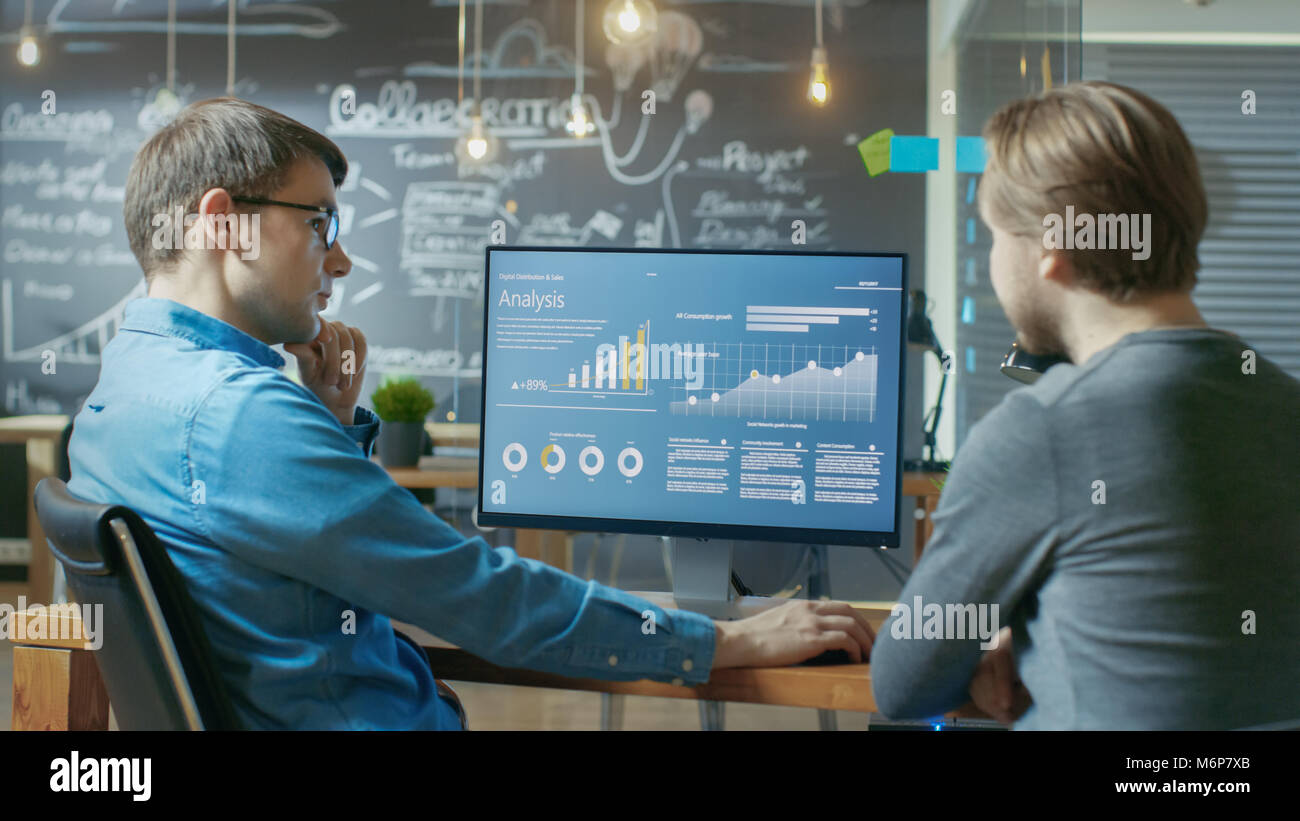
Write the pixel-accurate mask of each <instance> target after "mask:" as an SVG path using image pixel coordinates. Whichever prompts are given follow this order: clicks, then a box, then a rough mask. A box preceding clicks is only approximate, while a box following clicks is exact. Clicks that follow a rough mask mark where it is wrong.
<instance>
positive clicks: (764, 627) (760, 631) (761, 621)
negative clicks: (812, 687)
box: [713, 599, 876, 670]
mask: <svg viewBox="0 0 1300 821" xmlns="http://www.w3.org/2000/svg"><path fill="white" fill-rule="evenodd" d="M714 626H715V627H716V628H717V634H718V637H717V645H716V648H715V649H714V652H713V668H714V669H715V670H720V669H722V668H724V667H779V666H782V665H787V664H798V663H799V662H801V661H807V660H808V659H810V658H813V657H814V656H818V655H821V654H822V653H824V652H826V651H827V650H843V651H845V652H846V653H848V654H849V661H850V662H852V663H854V664H859V663H864V662H866V661H867V660H869V659H870V658H871V644H872V642H873V641H875V639H876V632H875V631H874V630H872V629H871V625H870V624H869V623H867V619H866V617H865V616H863V615H862V614H861V613H859V612H858V611H856V610H854V609H853V608H852V607H851V606H849V605H848V604H845V603H844V602H835V601H805V600H802V599H798V600H795V601H790V602H787V603H785V604H782V605H780V606H778V607H774V608H772V609H771V610H766V611H764V612H762V613H759V614H758V615H757V616H750V617H749V618H747V619H740V620H738V621H718V622H714Z"/></svg>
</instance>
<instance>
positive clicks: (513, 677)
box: [10, 593, 987, 730]
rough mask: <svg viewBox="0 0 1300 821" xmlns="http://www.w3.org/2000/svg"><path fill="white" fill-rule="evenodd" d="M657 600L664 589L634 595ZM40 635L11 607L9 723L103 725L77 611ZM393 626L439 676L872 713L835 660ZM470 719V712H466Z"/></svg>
mask: <svg viewBox="0 0 1300 821" xmlns="http://www.w3.org/2000/svg"><path fill="white" fill-rule="evenodd" d="M638 595H643V596H647V597H650V598H655V599H656V600H660V599H661V597H662V596H664V595H665V594H644V593H643V594H638ZM854 606H855V607H857V609H859V610H860V611H861V612H863V613H864V614H865V615H866V616H867V620H868V621H869V622H871V624H872V626H873V627H874V628H876V629H877V630H879V628H880V624H881V622H883V621H884V619H885V618H886V617H887V616H888V615H889V605H888V604H887V603H880V602H870V603H867V602H862V603H854ZM42 619H43V622H44V623H43V625H42V628H41V630H42V632H43V633H44V635H46V636H51V635H53V636H59V635H63V636H68V637H70V638H63V639H59V638H46V639H26V640H21V639H16V638H13V636H20V635H26V634H27V633H28V632H31V631H30V629H29V626H30V625H31V624H32V623H33V621H34V619H33V618H32V617H31V616H30V615H29V614H28V613H15V614H14V616H13V622H14V629H13V630H12V631H11V632H10V636H11V637H10V641H11V642H13V644H14V645H15V647H14V692H13V719H12V726H13V729H15V730H68V729H73V730H107V729H108V695H107V691H106V690H105V689H104V683H103V680H102V679H101V678H100V675H99V667H98V665H97V664H96V663H95V660H94V656H93V654H92V652H91V651H89V650H86V649H84V646H83V639H82V637H81V617H80V614H79V613H78V612H77V611H76V609H75V608H69V609H67V610H61V611H58V612H55V611H54V610H53V609H50V610H46V611H45V613H44V615H43V616H42ZM394 626H395V627H396V628H398V629H400V630H402V632H404V633H406V634H407V635H409V636H411V637H412V638H414V639H415V640H416V641H418V642H419V643H420V645H421V646H422V647H424V648H425V652H426V653H427V654H428V657H429V663H430V666H431V668H432V669H433V670H434V671H435V673H436V674H437V676H438V678H441V679H447V680H449V681H473V682H482V683H490V684H507V685H512V686H518V687H546V688H551V689H560V690H585V691H591V692H600V693H610V694H613V695H628V696H654V697H657V698H686V699H698V700H704V701H738V702H747V703H750V704H770V705H782V706H787V707H812V708H817V709H822V710H849V711H852V712H860V713H871V712H875V709H876V703H875V699H874V697H873V695H872V692H871V665H869V664H840V665H828V666H824V667H753V668H732V669H726V670H716V671H714V672H713V674H712V675H711V676H710V677H709V682H708V683H707V684H701V685H698V686H695V687H685V686H675V685H672V684H661V683H659V682H655V681H646V680H642V681H602V680H600V679H588V678H569V677H568V676H560V675H555V674H553V673H539V672H535V671H532V670H522V669H515V668H506V667H498V666H496V665H495V664H491V663H489V662H486V661H484V660H482V659H480V658H478V657H477V656H474V655H472V654H470V653H467V652H466V651H464V650H461V649H459V648H457V647H455V646H454V645H451V644H448V643H447V642H445V641H442V640H441V639H438V638H437V637H435V636H432V635H430V634H429V633H427V632H425V631H424V630H421V629H420V628H418V627H415V626H414V625H409V624H402V623H400V622H394ZM949 715H950V716H953V717H961V718H986V717H987V716H984V715H983V714H982V713H980V712H979V711H978V710H975V709H974V708H973V706H972V705H966V706H964V707H963V708H961V709H959V710H956V711H954V712H952V713H950V714H949ZM470 719H471V721H472V720H473V717H472V716H471V717H470Z"/></svg>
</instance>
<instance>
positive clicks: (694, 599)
mask: <svg viewBox="0 0 1300 821" xmlns="http://www.w3.org/2000/svg"><path fill="white" fill-rule="evenodd" d="M670 541H671V542H672V548H673V601H674V602H675V603H676V605H677V607H678V608H679V609H681V610H690V611H692V612H695V613H700V614H703V615H705V616H708V617H709V618H712V619H722V620H724V621H727V620H731V619H743V618H745V617H747V616H752V615H755V614H756V613H761V612H763V611H764V610H768V609H770V608H772V607H776V606H778V605H781V604H784V603H785V601H786V600H785V599H773V598H768V597H766V596H738V595H737V594H736V591H735V588H733V587H732V586H731V554H732V548H733V547H734V543H733V542H731V541H726V540H722V541H710V540H708V539H685V538H683V539H679V538H676V537H672V538H671V539H670Z"/></svg>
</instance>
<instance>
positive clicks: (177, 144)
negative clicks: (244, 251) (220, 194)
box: [122, 97, 348, 282]
mask: <svg viewBox="0 0 1300 821" xmlns="http://www.w3.org/2000/svg"><path fill="white" fill-rule="evenodd" d="M305 157H317V158H319V159H320V160H321V161H322V162H324V163H325V167H326V168H327V169H329V172H330V176H331V177H332V178H333V180H334V186H335V187H336V188H337V187H338V186H339V185H341V184H342V183H343V178H344V177H346V176H347V171H348V162H347V160H346V159H344V157H343V152H342V151H340V150H339V147H338V146H337V145H335V144H334V143H333V142H332V141H331V140H330V139H329V138H327V137H325V136H324V135H322V134H320V133H318V132H316V131H314V130H313V129H311V128H308V127H307V126H305V125H303V124H302V123H300V122H298V121H297V120H293V119H290V118H289V117H286V116H284V115H283V114H281V113H279V112H277V111H272V110H271V109H269V108H264V107H263V106H260V105H256V104H254V103H250V102H246V101H244V100H238V99H235V98H234V97H214V98H212V99H210V100H201V101H199V102H196V103H192V104H191V105H189V106H187V107H186V108H185V109H184V110H183V111H181V112H180V113H179V114H177V115H176V119H174V120H172V121H171V122H170V123H168V124H167V125H165V126H163V128H161V129H160V130H159V131H158V133H156V134H154V135H153V136H152V137H150V138H149V141H148V142H146V143H145V144H144V145H143V146H142V147H141V148H140V150H139V151H138V152H137V153H136V155H135V160H134V161H133V162H132V163H131V171H130V174H129V175H128V176H127V181H126V196H125V200H124V202H123V205H122V215H123V217H124V218H125V220H126V235H127V238H128V239H129V240H130V243H131V252H132V253H134V254H135V258H136V259H137V260H139V262H140V267H141V268H142V269H144V277H145V281H146V282H149V281H151V280H152V279H153V276H154V274H156V273H157V272H158V271H159V270H160V269H163V268H165V267H167V266H170V265H174V264H175V262H176V260H177V259H178V258H179V257H180V255H181V253H183V251H182V250H181V249H177V248H162V249H156V248H154V247H153V244H152V242H151V238H152V236H153V234H154V231H155V229H154V227H153V222H152V221H153V217H154V215H155V214H171V213H172V212H173V210H174V209H175V208H176V207H177V206H180V207H181V208H182V209H183V211H184V213H186V214H189V213H191V212H193V211H196V210H197V209H198V203H199V200H200V199H201V198H202V197H203V195H204V194H205V193H206V192H208V191H210V190H211V189H213V188H225V189H226V190H228V191H229V192H230V193H232V194H235V195H239V196H246V197H267V196H270V195H271V194H272V193H274V192H275V191H276V190H277V189H279V188H280V187H282V186H283V185H284V182H285V177H286V176H287V175H288V173H289V169H290V167H291V166H292V165H293V164H294V163H295V162H297V161H298V160H299V159H302V158H305Z"/></svg>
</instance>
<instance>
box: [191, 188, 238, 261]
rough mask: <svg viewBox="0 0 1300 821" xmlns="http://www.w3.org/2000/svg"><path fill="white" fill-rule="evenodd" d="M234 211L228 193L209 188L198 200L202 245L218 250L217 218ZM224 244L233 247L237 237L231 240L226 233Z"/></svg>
mask: <svg viewBox="0 0 1300 821" xmlns="http://www.w3.org/2000/svg"><path fill="white" fill-rule="evenodd" d="M234 210H235V201H234V199H233V198H232V197H231V196H230V192H229V191H227V190H226V189H224V188H210V189H208V191H207V192H206V193H204V195H203V196H202V197H200V198H199V221H200V222H201V223H202V224H203V236H204V245H205V246H206V247H207V248H217V249H219V250H227V249H224V248H220V246H219V245H218V244H217V224H216V223H217V220H216V218H217V217H218V216H224V215H225V214H229V213H232V212H233V211H234ZM225 237H226V244H227V245H230V246H232V247H233V245H234V243H236V242H237V241H238V235H236V238H235V239H232V238H231V237H230V235H229V233H227V234H226V235H225Z"/></svg>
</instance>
